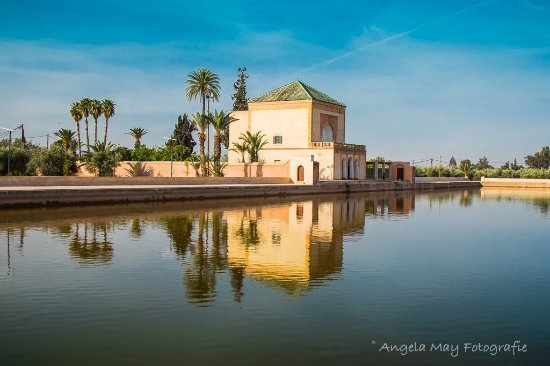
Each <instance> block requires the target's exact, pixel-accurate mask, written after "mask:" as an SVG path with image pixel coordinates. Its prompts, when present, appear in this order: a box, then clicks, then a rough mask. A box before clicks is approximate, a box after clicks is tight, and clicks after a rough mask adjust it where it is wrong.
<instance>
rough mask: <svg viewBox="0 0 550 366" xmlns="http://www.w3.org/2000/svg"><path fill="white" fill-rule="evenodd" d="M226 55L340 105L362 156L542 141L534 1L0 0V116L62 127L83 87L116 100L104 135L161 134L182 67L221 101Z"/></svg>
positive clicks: (542, 84) (542, 61) (226, 94)
mask: <svg viewBox="0 0 550 366" xmlns="http://www.w3.org/2000/svg"><path fill="white" fill-rule="evenodd" d="M239 66H247V68H248V70H249V75H250V78H249V79H248V95H249V97H254V96H257V95H259V94H262V93H264V92H266V91H269V90H271V89H273V88H276V87H278V86H281V85H283V84H286V83H288V82H290V81H292V80H295V79H296V78H299V79H300V80H303V81H304V82H306V83H308V84H310V85H312V86H314V87H316V88H318V89H320V90H322V91H324V92H326V93H327V94H329V95H331V96H333V97H335V98H336V99H338V100H341V101H343V102H344V103H346V104H347V131H346V134H347V136H346V138H347V141H348V142H350V143H358V144H365V145H366V146H367V156H368V157H375V156H384V157H386V158H389V159H393V160H421V159H426V158H430V157H438V156H439V155H440V154H441V155H443V156H444V157H449V156H451V155H454V156H455V157H456V158H457V159H462V158H470V159H475V160H477V158H479V157H480V156H482V155H486V156H487V157H488V158H489V160H490V161H492V162H495V163H497V162H503V161H506V160H512V159H514V158H518V160H519V161H522V160H523V156H525V155H527V154H528V153H532V152H534V151H537V150H538V149H539V148H540V147H541V146H543V145H548V144H550V141H549V140H550V138H549V136H550V2H549V1H546V0H508V1H505V0H500V1H499V0H486V1H473V0H457V1H383V0H380V1H365V2H363V3H359V2H356V1H338V2H336V1H324V0H321V1H312V2H306V1H278V2H273V1H269V2H259V1H233V2H229V1H223V2H222V1H220V2H217V1H209V2H199V1H193V2H191V1H189V2H186V1H155V2H151V1H141V0H136V1H78V0H72V1H68V0H66V1H56V0H49V1H25V0H19V1H6V0H0V126H4V127H9V126H15V125H17V124H18V123H19V122H24V123H25V127H26V131H27V135H29V136H38V135H43V134H45V133H47V132H53V131H55V130H57V129H58V128H59V127H66V128H71V127H73V125H74V123H73V122H72V120H71V119H70V117H69V115H68V107H69V105H70V104H71V102H73V101H75V100H78V99H80V98H81V97H84V96H87V97H92V98H99V99H103V98H111V99H113V100H115V102H116V103H117V108H118V109H117V114H116V116H115V117H114V118H113V119H112V120H111V129H110V134H111V137H112V140H113V142H115V143H118V144H123V145H127V146H131V144H132V141H131V138H130V137H129V136H128V135H125V134H124V133H125V132H126V131H127V130H128V129H129V128H130V127H133V126H141V127H145V128H146V129H148V130H149V131H150V133H149V134H148V135H146V136H145V138H144V142H145V143H146V144H147V145H149V146H152V145H158V144H162V142H163V141H162V136H168V135H169V134H170V133H171V131H172V129H173V125H174V123H175V120H176V117H177V115H178V114H182V113H183V112H187V113H193V112H196V111H198V110H199V104H198V103H197V102H188V101H187V100H186V99H185V79H186V75H187V74H188V73H189V72H191V71H192V70H194V69H196V68H198V67H208V68H210V69H212V70H213V71H214V72H216V73H218V74H219V75H220V77H221V84H222V95H221V100H220V102H219V103H216V104H215V105H214V108H218V109H219V108H222V109H229V108H231V105H232V104H231V94H232V92H233V90H232V84H233V82H234V80H235V77H236V69H237V67H239ZM36 142H39V143H45V141H44V139H43V138H42V139H40V138H39V139H37V140H36ZM444 160H445V158H444Z"/></svg>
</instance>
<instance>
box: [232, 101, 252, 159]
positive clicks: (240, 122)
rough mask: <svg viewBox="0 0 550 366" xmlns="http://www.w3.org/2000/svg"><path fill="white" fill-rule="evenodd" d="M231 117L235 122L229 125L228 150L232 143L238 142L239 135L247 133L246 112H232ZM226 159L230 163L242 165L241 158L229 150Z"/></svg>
mask: <svg viewBox="0 0 550 366" xmlns="http://www.w3.org/2000/svg"><path fill="white" fill-rule="evenodd" d="M231 116H233V118H235V119H236V121H235V122H233V123H231V124H230V125H229V142H230V143H229V148H230V149H231V148H232V147H233V142H237V141H239V136H240V135H241V133H244V132H245V131H248V111H233V112H231ZM227 158H228V161H229V162H230V163H242V162H241V161H240V158H241V156H240V155H239V154H238V153H236V152H234V151H232V150H229V151H228V152H227Z"/></svg>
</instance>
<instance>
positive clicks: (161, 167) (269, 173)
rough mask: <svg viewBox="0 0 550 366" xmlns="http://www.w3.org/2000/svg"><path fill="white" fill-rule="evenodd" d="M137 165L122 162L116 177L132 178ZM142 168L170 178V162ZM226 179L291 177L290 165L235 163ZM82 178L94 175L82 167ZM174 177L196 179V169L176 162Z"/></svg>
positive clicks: (145, 163) (147, 163)
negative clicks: (132, 166) (129, 170)
mask: <svg viewBox="0 0 550 366" xmlns="http://www.w3.org/2000/svg"><path fill="white" fill-rule="evenodd" d="M132 163H136V162H132V161H122V162H121V163H120V165H119V166H118V167H117V168H116V171H115V176H117V177H128V176H130V175H129V173H128V171H127V170H126V169H128V168H129V167H130V164H132ZM141 164H142V166H144V167H146V168H148V169H150V171H151V176H152V177H170V162H169V161H143V162H141ZM223 173H224V176H225V177H228V178H230V177H268V178H272V177H289V176H290V171H289V163H288V162H284V163H280V164H273V163H252V164H251V163H245V164H243V163H233V164H227V165H226V166H225V168H224V169H223ZM77 175H78V176H80V177H92V176H93V175H92V174H91V173H90V172H88V171H87V170H86V169H85V168H84V167H81V168H80V170H79V173H78V174H77ZM172 176H173V177H196V176H197V175H196V172H195V169H194V168H193V166H192V164H191V163H188V162H184V161H175V162H173V165H172Z"/></svg>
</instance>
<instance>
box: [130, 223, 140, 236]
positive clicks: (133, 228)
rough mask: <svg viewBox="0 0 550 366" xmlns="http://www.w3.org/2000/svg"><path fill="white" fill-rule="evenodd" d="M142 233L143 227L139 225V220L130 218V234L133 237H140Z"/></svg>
mask: <svg viewBox="0 0 550 366" xmlns="http://www.w3.org/2000/svg"><path fill="white" fill-rule="evenodd" d="M142 234H143V228H142V227H141V220H140V219H138V218H136V219H133V220H132V224H131V225H130V236H132V237H134V238H141V235H142Z"/></svg>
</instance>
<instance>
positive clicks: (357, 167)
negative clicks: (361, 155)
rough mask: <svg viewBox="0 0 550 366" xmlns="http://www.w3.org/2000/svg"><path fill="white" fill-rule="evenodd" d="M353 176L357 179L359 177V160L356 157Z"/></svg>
mask: <svg viewBox="0 0 550 366" xmlns="http://www.w3.org/2000/svg"><path fill="white" fill-rule="evenodd" d="M353 177H354V178H355V179H358V178H359V161H358V160H357V159H355V163H354V164H353Z"/></svg>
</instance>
